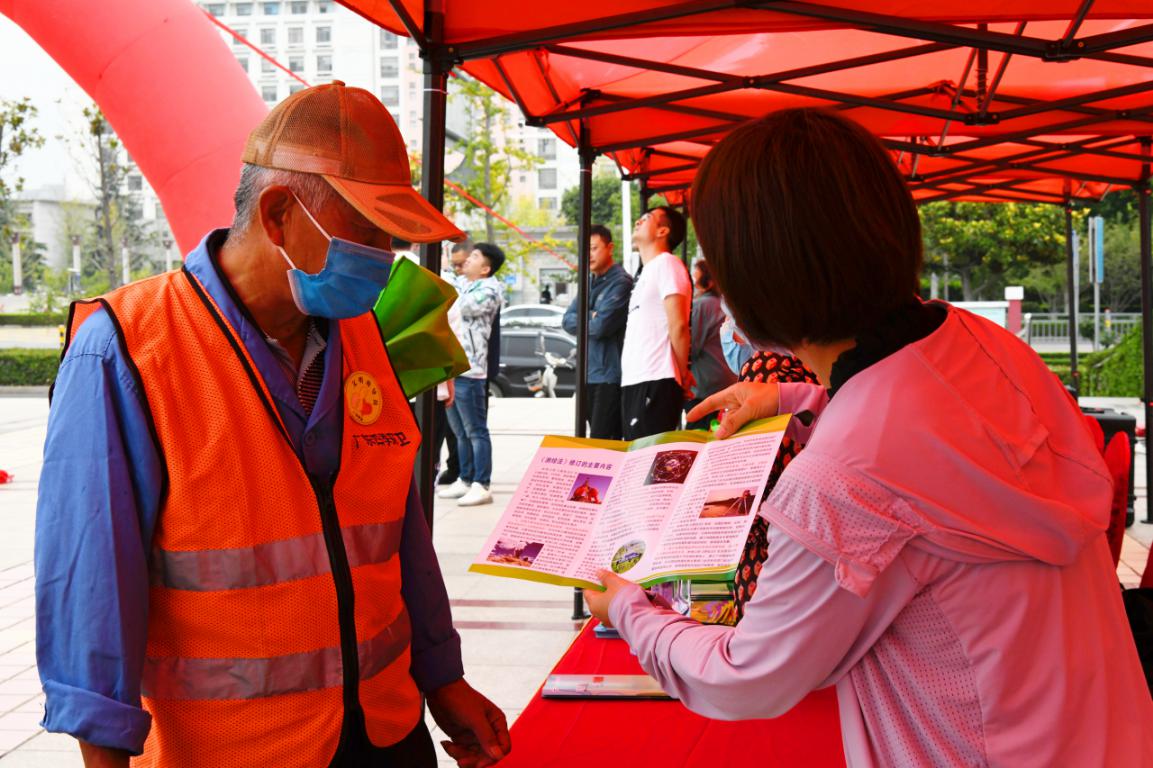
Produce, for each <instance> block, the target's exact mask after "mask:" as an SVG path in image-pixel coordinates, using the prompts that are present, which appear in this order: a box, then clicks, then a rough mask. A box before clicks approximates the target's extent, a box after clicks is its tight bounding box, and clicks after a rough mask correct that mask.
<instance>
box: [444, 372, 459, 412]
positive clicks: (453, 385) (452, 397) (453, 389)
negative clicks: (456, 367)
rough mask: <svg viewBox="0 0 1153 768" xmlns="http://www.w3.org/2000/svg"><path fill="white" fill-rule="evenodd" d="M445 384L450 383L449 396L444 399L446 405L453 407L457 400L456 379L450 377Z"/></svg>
mask: <svg viewBox="0 0 1153 768" xmlns="http://www.w3.org/2000/svg"><path fill="white" fill-rule="evenodd" d="M445 384H447V385H448V397H446V398H445V399H444V407H445V408H451V407H452V404H453V403H454V402H455V401H456V379H449V380H448V381H446V382H445Z"/></svg>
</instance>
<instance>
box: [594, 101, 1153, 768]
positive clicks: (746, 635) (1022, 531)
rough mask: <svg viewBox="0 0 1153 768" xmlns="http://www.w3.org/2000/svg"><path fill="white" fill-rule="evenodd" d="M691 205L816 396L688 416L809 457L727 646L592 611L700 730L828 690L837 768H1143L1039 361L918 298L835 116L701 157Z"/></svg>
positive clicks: (1101, 557) (821, 115) (805, 117)
mask: <svg viewBox="0 0 1153 768" xmlns="http://www.w3.org/2000/svg"><path fill="white" fill-rule="evenodd" d="M693 204H694V210H693V221H694V224H695V225H696V231H697V233H698V236H699V238H700V242H701V245H702V247H703V249H704V251H705V255H706V257H707V258H708V259H709V261H710V263H711V264H712V265H713V271H714V274H715V277H716V280H717V283H718V284H719V285H720V287H721V289H722V291H723V293H724V295H725V298H726V300H727V302H728V304H729V307H730V308H731V310H732V312H733V315H734V317H735V319H736V321H737V324H738V325H739V326H740V327H741V328H742V329H744V330H745V331H746V332H747V333H748V334H749V335H750V336H751V339H752V340H753V341H754V342H755V343H757V344H758V345H761V346H769V345H780V346H785V347H787V348H789V349H791V350H793V352H794V353H795V354H796V355H797V356H798V357H799V358H800V359H801V360H803V361H804V363H805V365H806V366H808V367H809V368H811V369H812V370H813V371H814V372H816V373H817V375H818V377H819V378H820V381H821V382H822V384H821V385H812V384H779V385H778V384H775V383H770V384H752V383H742V384H737V385H734V386H733V387H732V388H730V389H728V390H726V391H725V392H722V393H719V394H718V395H715V396H714V397H712V398H709V399H708V400H706V401H705V402H703V403H701V404H700V405H699V406H698V407H697V409H696V410H697V411H699V412H700V413H706V412H711V411H713V410H717V409H727V411H728V414H727V416H726V418H725V421H724V423H723V424H722V426H721V427H720V430H719V432H720V433H721V434H722V436H723V435H724V434H727V433H731V432H732V431H733V430H735V429H736V428H737V427H739V426H740V425H741V424H743V423H744V422H746V421H748V420H749V419H752V418H757V417H761V416H767V415H773V414H776V413H777V412H778V410H779V412H781V413H786V412H791V413H794V414H799V415H802V416H803V418H800V417H798V418H794V420H793V422H792V427H791V429H792V430H793V432H794V434H795V436H796V437H798V438H801V440H802V442H805V443H806V444H807V447H806V449H805V450H804V451H803V452H802V453H801V454H800V455H799V456H798V457H797V458H796V459H795V460H794V461H793V462H792V463H791V464H790V465H789V466H788V468H787V469H786V470H785V471H784V473H783V474H782V476H781V479H780V481H779V482H778V484H777V486H776V488H775V489H774V490H773V492H772V494H771V495H770V496H769V498H768V499H767V501H766V502H765V503H764V505H763V506H762V507H761V509H760V513H759V514H760V515H762V516H763V517H765V518H767V520H768V522H769V524H770V529H769V558H768V561H767V562H766V563H765V565H764V568H763V570H762V572H761V574H760V576H759V578H758V580H757V591H756V594H755V596H754V597H753V599H752V600H751V601H750V602H749V604H748V605H747V607H746V613H745V617H744V619H743V620H742V621H741V623H740V624H739V625H738V626H736V627H723V626H705V625H701V624H698V623H697V622H694V621H691V620H689V619H687V618H685V617H684V616H681V615H679V614H677V613H674V612H672V611H668V610H664V609H662V608H659V607H656V606H654V605H652V604H650V602H649V600H648V599H647V597H646V594H645V592H644V591H642V590H641V589H640V588H639V587H638V586H636V585H635V584H632V583H631V582H628V581H626V580H624V579H621V578H620V577H618V576H615V575H614V574H612V573H608V572H606V573H605V574H604V575H603V577H602V580H603V582H604V584H605V586H606V591H604V592H591V591H590V592H586V599H587V600H588V602H589V605H590V608H591V609H592V611H593V613H594V614H595V615H597V616H598V618H600V619H602V620H607V621H608V622H609V623H611V624H613V625H615V626H616V627H617V628H618V629H619V630H620V633H621V635H622V636H623V637H624V638H625V639H626V640H627V641H628V642H629V644H630V645H631V647H632V649H633V651H634V653H636V655H637V657H638V659H639V660H640V662H641V664H642V665H643V666H644V668H645V669H646V670H647V671H648V672H649V673H651V674H652V675H653V676H654V677H656V678H657V679H658V680H659V681H660V683H661V684H662V686H664V688H665V689H666V690H667V691H669V692H670V693H672V694H674V695H675V696H677V697H679V698H680V699H681V700H682V701H683V702H684V703H685V705H686V706H687V707H689V708H690V709H692V710H694V711H696V712H699V713H701V714H703V715H707V716H709V717H716V718H723V719H743V718H764V717H774V716H776V715H779V714H781V713H783V712H785V711H787V710H788V709H789V708H790V707H792V706H793V705H794V704H796V703H797V702H798V701H799V700H800V699H801V698H802V697H804V696H805V694H807V693H808V692H809V691H812V690H814V689H817V688H823V687H826V686H830V685H835V686H837V698H838V701H839V705H840V715H841V728H842V736H843V739H844V747H845V753H846V757H847V760H848V763H849V765H850V766H851V767H853V768H856V767H858V766H985V765H990V766H994V765H995V766H1013V767H1014V768H1016V767H1017V766H1078V767H1079V768H1080V767H1082V766H1117V765H1125V766H1137V765H1153V727H1150V725H1149V724H1150V723H1153V703H1151V701H1150V695H1149V691H1148V689H1147V688H1146V685H1145V680H1144V677H1143V675H1142V671H1141V667H1140V664H1139V662H1138V659H1137V654H1136V650H1135V648H1134V644H1133V639H1132V636H1131V634H1130V632H1129V628H1128V625H1127V623H1126V620H1125V616H1124V612H1123V609H1122V606H1121V599H1120V594H1119V590H1118V584H1117V578H1116V574H1115V573H1114V572H1113V567H1112V561H1111V559H1110V555H1109V551H1108V548H1107V545H1106V541H1105V535H1104V531H1105V528H1106V525H1107V521H1108V513H1109V501H1110V496H1111V484H1110V480H1109V474H1108V472H1107V471H1106V468H1105V465H1104V463H1103V462H1102V459H1101V456H1100V455H1099V454H1098V453H1097V451H1096V449H1095V447H1094V445H1093V443H1092V442H1091V440H1090V438H1089V435H1088V432H1087V430H1086V428H1085V426H1084V424H1083V422H1082V417H1081V415H1080V413H1079V412H1078V411H1077V409H1076V408H1075V407H1074V406H1073V404H1072V403H1071V401H1070V400H1069V398H1068V396H1067V395H1066V394H1065V391H1064V390H1063V389H1062V387H1061V385H1060V384H1059V382H1058V381H1057V379H1056V378H1055V377H1054V376H1053V374H1052V373H1050V372H1049V370H1048V369H1047V368H1046V367H1045V365H1044V364H1043V363H1042V362H1041V360H1040V359H1039V358H1038V357H1037V355H1035V354H1034V353H1033V352H1032V350H1030V349H1029V348H1028V347H1027V346H1025V345H1024V344H1022V343H1021V342H1020V341H1019V340H1018V339H1017V338H1016V337H1014V336H1012V335H1011V334H1009V333H1008V332H1006V331H1005V330H1003V329H1001V328H999V327H997V326H995V325H993V324H991V323H989V322H988V321H986V320H983V319H981V318H979V317H977V316H975V315H972V314H970V313H968V312H965V311H963V310H959V309H956V308H953V307H950V306H948V305H946V304H938V303H923V302H921V301H920V300H919V299H918V298H917V293H918V289H919V273H920V268H921V231H920V222H919V220H918V217H917V211H916V208H915V207H914V204H913V201H912V198H911V197H910V195H909V192H908V191H907V189H906V188H905V185H904V183H903V181H902V179H901V177H900V174H899V173H898V172H897V169H896V167H895V166H894V164H893V162H892V159H891V158H890V157H889V154H888V152H887V151H886V150H885V149H884V148H883V147H882V146H881V145H880V143H879V142H878V141H877V140H876V139H875V138H873V137H872V136H871V135H870V134H868V133H867V132H866V131H865V130H864V129H862V128H860V127H859V126H857V125H856V124H855V123H852V122H850V121H848V120H846V119H844V118H841V117H838V116H835V115H833V114H831V113H825V112H819V111H813V110H790V111H785V112H779V113H776V114H774V115H771V116H769V117H767V118H764V119H762V120H760V121H757V122H755V123H752V124H749V125H746V126H744V127H742V128H740V129H738V130H736V131H734V132H733V133H732V134H731V135H730V136H729V137H727V138H726V139H725V140H724V141H722V142H721V143H720V144H718V145H717V146H716V147H715V148H714V149H713V150H712V151H711V152H710V153H709V155H708V157H707V158H706V159H705V161H704V162H703V163H702V165H701V168H700V171H699V173H698V175H697V179H696V182H695V184H694V187H693ZM805 412H808V413H807V414H805ZM689 417H690V418H695V416H694V415H693V414H689Z"/></svg>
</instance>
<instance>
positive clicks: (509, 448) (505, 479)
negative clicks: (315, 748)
mask: <svg viewBox="0 0 1153 768" xmlns="http://www.w3.org/2000/svg"><path fill="white" fill-rule="evenodd" d="M572 402H573V401H572V400H552V401H546V400H526V399H507V400H494V401H493V403H492V417H491V423H492V425H493V448H494V472H493V479H494V487H493V490H494V491H495V496H496V503H495V504H493V505H492V506H490V507H474V508H471V509H461V508H458V507H456V506H455V504H453V503H451V502H449V503H442V504H441V505H440V506H438V508H437V510H436V516H435V524H434V525H435V529H434V541H435V544H436V548H437V552H438V553H439V557H440V562H441V567H442V569H443V571H444V574H445V581H446V583H447V585H448V591H449V596H450V597H451V599H452V603H453V613H454V617H455V621H456V626H457V628H458V629H459V630H460V633H461V636H462V638H463V642H464V661H465V670H466V675H467V677H468V679H469V680H470V681H471V682H472V684H473V685H474V686H476V687H477V688H478V689H479V690H481V691H482V692H484V693H485V694H486V695H488V696H489V697H490V698H492V699H493V701H495V702H496V703H497V704H498V705H499V706H501V707H502V708H503V709H504V710H505V712H506V713H507V714H508V715H509V717H510V720H511V719H515V717H516V716H517V715H518V714H519V713H520V711H521V710H522V709H523V708H524V706H525V704H526V703H527V702H528V701H529V699H530V697H531V696H532V695H533V694H534V693H535V691H536V688H537V687H538V685H539V684H540V682H541V680H542V679H543V677H544V676H545V675H546V674H547V673H548V671H549V669H550V668H551V666H552V664H553V662H554V661H555V660H556V659H557V658H558V657H559V656H560V655H561V653H563V652H564V649H565V648H566V647H567V646H568V644H569V642H570V641H571V640H572V638H573V637H574V636H575V633H576V629H577V628H578V627H579V624H576V623H574V622H573V621H572V620H571V618H570V616H571V611H572V592H571V590H568V589H564V588H559V587H552V586H548V585H543V584H533V583H530V582H522V581H517V580H513V579H500V578H495V577H489V576H479V575H476V574H470V573H468V570H467V569H468V564H469V563H470V562H471V561H472V559H473V558H474V557H475V556H476V554H477V553H478V551H479V550H480V548H481V546H482V544H483V542H484V539H485V538H486V537H487V535H488V533H489V532H490V531H491V529H492V527H493V525H494V524H495V522H496V520H497V518H498V517H499V516H500V514H501V512H502V511H503V509H504V506H505V505H506V504H507V503H508V500H509V498H510V497H511V494H512V491H513V489H514V487H515V484H516V482H517V481H518V480H519V478H520V476H521V474H522V473H523V471H524V468H525V466H526V465H527V462H528V460H529V458H530V457H531V455H532V453H533V451H534V450H535V448H536V446H537V444H538V443H539V442H540V437H541V435H543V434H547V433H559V434H565V433H571V429H572V422H573V419H572ZM1090 404H1108V405H1111V406H1113V407H1120V408H1121V409H1123V410H1126V411H1128V412H1131V413H1133V414H1134V415H1137V416H1138V418H1139V420H1143V417H1142V416H1141V414H1140V404H1139V403H1138V402H1137V401H1136V400H1125V401H1096V400H1095V401H1092V402H1091V403H1090ZM47 417H48V407H47V402H46V398H45V396H44V394H43V392H41V391H36V392H33V393H31V394H27V393H26V395H25V396H13V395H12V394H11V393H0V469H3V470H6V471H8V472H11V473H13V474H14V475H15V482H13V483H11V484H7V485H0V531H2V532H3V535H2V536H0V768H24V767H28V768H31V767H36V768H48V767H49V766H50V767H51V768H73V767H74V766H80V765H82V763H81V761H80V756H79V752H78V750H77V748H76V743H75V741H74V740H73V739H72V738H70V737H67V736H61V735H57V734H49V733H45V732H44V731H43V730H41V729H40V727H39V725H38V723H39V721H40V718H41V716H42V702H43V696H42V695H41V693H40V682H39V678H38V677H37V674H36V667H35V663H36V659H35V654H34V626H33V600H32V589H33V573H32V529H33V522H34V514H35V496H36V487H37V482H38V480H39V472H40V452H41V447H42V445H43V442H44V433H45V429H46V426H47ZM1137 458H1138V464H1139V466H1138V471H1137V481H1138V489H1137V494H1138V497H1139V498H1138V509H1137V519H1138V520H1142V519H1143V518H1144V517H1145V502H1144V495H1145V489H1144V469H1143V467H1144V460H1145V456H1144V448H1143V446H1140V447H1139V452H1138V457H1137ZM1129 533H1130V535H1129V536H1128V537H1127V539H1126V542H1125V548H1124V551H1123V553H1122V564H1121V567H1120V568H1119V569H1118V575H1119V576H1120V578H1121V580H1122V582H1124V583H1125V584H1126V585H1135V584H1136V583H1137V582H1138V581H1139V579H1140V576H1139V574H1140V572H1141V570H1142V569H1143V568H1144V565H1145V558H1146V555H1147V552H1148V547H1149V543H1150V541H1151V540H1153V525H1144V524H1141V523H1138V524H1135V525H1134V526H1133V527H1132V528H1130V529H1129ZM434 738H436V739H437V740H439V738H440V734H438V733H436V732H435V731H434ZM441 757H442V762H443V763H444V764H445V765H452V764H453V763H452V762H451V761H450V760H449V759H448V758H447V756H445V755H443V754H442V755H441Z"/></svg>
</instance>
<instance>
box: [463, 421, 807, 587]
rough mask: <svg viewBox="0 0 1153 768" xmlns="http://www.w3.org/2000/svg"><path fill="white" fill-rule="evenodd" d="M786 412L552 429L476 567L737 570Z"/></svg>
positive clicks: (710, 575) (588, 572) (648, 576)
mask: <svg viewBox="0 0 1153 768" xmlns="http://www.w3.org/2000/svg"><path fill="white" fill-rule="evenodd" d="M788 422H789V416H788V415H784V416H778V417H776V418H773V419H763V420H761V421H757V422H753V423H752V424H749V425H747V426H746V427H745V428H744V429H743V430H741V431H740V432H738V433H737V434H736V435H734V436H733V437H730V438H728V439H727V440H717V439H716V438H714V437H713V435H712V433H711V432H704V431H681V432H666V433H663V434H660V435H653V436H652V437H647V438H643V439H641V440H635V441H633V442H631V443H629V442H624V441H618V440H592V439H583V438H575V437H557V436H551V435H550V436H548V437H546V438H545V439H544V440H543V441H542V442H541V447H540V448H539V449H538V450H537V452H536V455H535V456H533V459H532V462H531V463H530V464H529V468H528V471H527V472H526V473H525V476H524V478H523V479H522V480H521V483H520V485H519V487H518V488H517V491H516V493H515V494H514V495H513V498H512V501H510V502H509V505H508V508H507V509H506V510H505V513H504V515H503V516H502V517H501V519H500V522H498V523H497V526H496V529H495V530H494V531H493V532H492V534H491V535H490V536H489V538H488V540H487V541H486V542H485V546H484V549H483V550H482V551H481V553H480V554H479V555H478V556H477V558H476V560H475V561H474V562H473V564H472V566H471V567H470V569H469V570H472V571H476V572H478V573H488V574H492V575H495V576H509V577H513V578H520V579H528V580H531V581H543V582H547V583H550V584H561V585H569V586H576V587H587V586H599V584H600V582H599V581H597V577H596V574H597V571H598V570H600V569H601V568H611V569H612V570H613V571H615V572H617V573H620V574H622V575H626V576H627V577H628V578H629V579H632V580H633V581H638V582H640V583H642V584H656V583H659V582H662V581H668V580H670V579H674V578H680V577H685V576H691V577H693V578H694V579H705V580H708V579H714V580H718V581H720V580H726V579H731V578H732V576H733V573H734V571H735V570H736V567H737V564H738V563H739V561H740V556H741V552H742V551H743V549H744V546H745V541H746V539H747V538H748V533H749V528H750V527H751V526H752V524H753V519H754V515H755V513H756V510H757V507H758V504H759V502H760V500H761V496H762V494H763V491H764V488H765V485H766V484H767V483H768V480H769V472H770V470H771V469H772V466H773V459H774V458H775V457H776V454H777V449H778V448H779V447H780V444H781V438H782V437H783V435H784V431H785V427H786V426H787V424H788Z"/></svg>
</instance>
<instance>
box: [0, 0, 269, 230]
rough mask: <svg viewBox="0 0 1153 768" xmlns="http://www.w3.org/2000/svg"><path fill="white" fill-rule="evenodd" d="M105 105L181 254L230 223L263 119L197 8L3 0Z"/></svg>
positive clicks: (182, 0) (171, 2) (122, 1)
mask: <svg viewBox="0 0 1153 768" xmlns="http://www.w3.org/2000/svg"><path fill="white" fill-rule="evenodd" d="M0 13H3V14H4V15H5V16H7V17H8V18H10V19H12V21H14V22H16V23H17V24H19V25H20V26H21V27H23V28H24V30H25V31H26V32H27V33H28V34H29V35H30V36H31V37H32V38H33V39H34V40H36V42H37V43H38V44H39V45H40V46H41V47H42V48H43V49H44V50H45V51H46V52H47V53H48V55H50V56H51V57H52V58H53V59H55V60H56V62H57V63H59V64H60V66H61V67H63V68H64V70H65V71H66V72H68V74H69V75H71V77H72V79H73V80H75V81H76V83H77V84H78V85H79V86H80V87H81V88H83V89H84V90H85V92H86V93H87V94H88V95H89V96H91V97H92V100H93V101H95V102H96V103H97V104H98V105H100V109H101V110H103V112H104V115H105V117H107V119H108V122H109V123H110V124H111V125H112V128H113V129H114V130H115V131H116V133H117V135H119V136H120V138H121V140H123V142H124V146H125V147H126V148H127V149H128V152H129V153H130V154H131V155H132V158H133V159H134V160H135V161H136V163H137V165H139V166H140V170H141V172H142V173H143V174H144V175H145V177H146V178H147V179H148V183H149V184H151V185H152V188H153V189H154V190H156V193H157V195H159V197H160V202H161V203H162V204H163V206H164V211H165V214H166V215H167V217H168V222H169V225H170V226H171V227H172V232H173V234H175V236H176V241H177V243H178V245H179V246H180V249H181V251H183V252H187V251H189V250H191V249H192V248H193V247H195V245H196V244H197V243H198V242H199V241H200V238H201V237H203V236H204V234H205V233H207V232H208V230H210V229H212V228H213V227H220V226H227V225H228V223H229V222H231V221H232V192H233V190H234V189H235V187H236V181H237V179H238V178H239V172H240V154H241V150H242V149H243V147H244V141H245V138H246V137H247V136H248V133H249V131H250V130H252V128H253V127H254V126H255V125H256V124H257V123H258V122H260V120H261V119H262V118H263V117H264V115H265V114H267V111H268V108H267V107H266V106H265V104H264V102H263V101H261V99H260V96H259V95H258V94H257V93H256V91H255V89H254V88H253V87H252V84H251V83H250V82H249V80H248V78H247V76H246V75H245V74H244V72H243V71H242V70H241V69H240V67H239V66H238V65H237V63H236V59H235V58H233V56H232V54H231V52H230V51H229V50H228V46H227V45H226V44H225V43H224V42H223V41H222V40H221V38H220V33H219V32H218V31H217V29H216V28H215V27H214V26H213V25H212V23H211V22H210V21H209V20H208V19H207V18H205V16H204V13H203V12H202V11H201V10H200V9H199V8H197V7H196V6H195V5H193V3H192V2H191V0H101V2H100V3H98V4H94V3H92V2H90V0H0Z"/></svg>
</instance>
